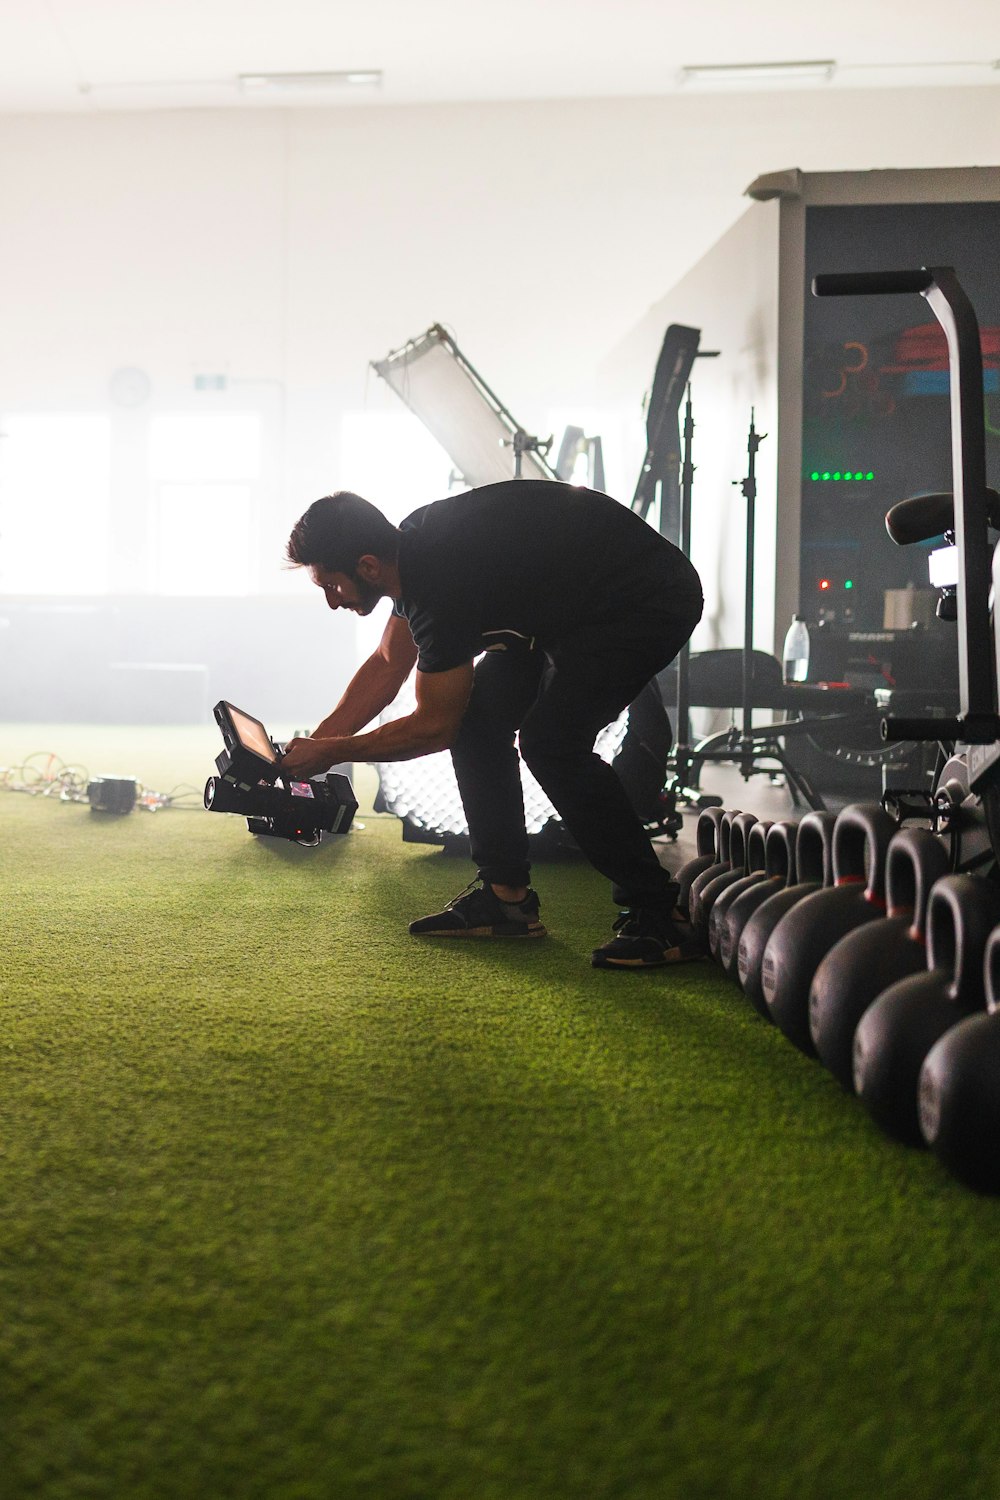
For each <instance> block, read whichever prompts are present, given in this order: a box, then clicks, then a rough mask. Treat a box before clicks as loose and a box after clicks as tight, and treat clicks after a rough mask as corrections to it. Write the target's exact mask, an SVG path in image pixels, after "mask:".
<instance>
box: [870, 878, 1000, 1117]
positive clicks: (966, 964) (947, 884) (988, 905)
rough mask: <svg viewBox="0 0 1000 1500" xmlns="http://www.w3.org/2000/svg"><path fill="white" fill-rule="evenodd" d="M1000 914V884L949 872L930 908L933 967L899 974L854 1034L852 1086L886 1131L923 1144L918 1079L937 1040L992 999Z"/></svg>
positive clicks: (929, 959)
mask: <svg viewBox="0 0 1000 1500" xmlns="http://www.w3.org/2000/svg"><path fill="white" fill-rule="evenodd" d="M998 921H1000V887H997V886H995V885H993V884H992V883H991V882H990V881H988V880H984V879H983V878H982V877H981V876H979V875H945V876H944V877H943V878H942V879H941V880H939V881H938V882H937V884H936V885H935V887H934V889H933V890H932V891H931V898H930V901H929V903H928V907H927V965H928V967H927V970H926V972H925V973H923V974H911V975H910V977H909V978H908V979H900V980H897V982H896V983H895V984H891V985H890V986H889V988H888V989H886V990H883V991H882V993H881V995H879V997H878V999H877V1000H875V1001H874V1002H873V1003H872V1004H871V1005H870V1006H869V1007H868V1009H867V1010H866V1011H865V1013H864V1015H863V1016H862V1017H861V1020H860V1021H859V1023H858V1029H857V1031H856V1032H855V1033H854V1088H855V1092H856V1093H857V1094H858V1097H859V1098H860V1099H861V1102H862V1103H863V1104H864V1106H865V1108H866V1109H867V1110H868V1113H869V1114H870V1115H871V1116H872V1118H873V1120H875V1122H876V1124H878V1125H880V1126H881V1127H882V1129H883V1130H884V1131H886V1133H887V1134H889V1135H891V1136H895V1138H896V1139H897V1140H900V1141H905V1142H906V1143H907V1144H908V1145H912V1146H922V1145H923V1144H924V1138H923V1135H922V1134H921V1131H920V1119H919V1115H918V1112H917V1086H918V1083H919V1080H920V1070H921V1068H922V1067H923V1064H924V1059H925V1058H926V1056H927V1054H928V1053H929V1052H930V1050H931V1048H932V1047H933V1046H934V1043H935V1042H936V1041H938V1040H939V1039H940V1038H941V1037H942V1036H944V1034H945V1032H947V1031H950V1030H951V1028H952V1027H953V1026H956V1025H957V1024H958V1022H959V1021H961V1020H964V1018H965V1017H966V1016H968V1015H971V1014H973V1012H975V1011H978V1010H982V1009H983V1008H984V1007H985V1005H986V988H985V983H984V977H983V959H984V956H985V952H986V941H987V939H988V937H989V935H990V933H991V932H992V930H993V928H994V927H995V926H996V925H997V922H998Z"/></svg>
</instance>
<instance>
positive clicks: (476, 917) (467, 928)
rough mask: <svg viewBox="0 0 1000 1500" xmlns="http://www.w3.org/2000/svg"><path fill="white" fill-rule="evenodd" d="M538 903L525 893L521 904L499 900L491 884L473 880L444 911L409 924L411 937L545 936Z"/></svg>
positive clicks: (536, 898) (532, 896)
mask: <svg viewBox="0 0 1000 1500" xmlns="http://www.w3.org/2000/svg"><path fill="white" fill-rule="evenodd" d="M538 909H539V902H538V896H537V894H536V892H535V891H532V890H529V892H528V894H527V895H526V896H525V898H524V900H523V901H501V900H500V897H499V896H498V895H497V894H496V892H495V891H494V889H493V887H492V886H491V885H487V884H486V883H485V882H483V881H479V880H474V881H473V882H472V884H471V885H468V886H466V888H465V890H464V891H462V893H461V895H459V896H456V897H455V899H454V901H449V902H448V905H447V906H446V907H445V909H444V911H439V912H435V914H434V915H433V916H432V917H421V918H420V919H419V920H418V921H416V922H411V923H410V931H411V933H412V934H413V936H414V937H479V938H495V937H545V928H544V927H543V926H542V923H541V921H540V920H539V916H538Z"/></svg>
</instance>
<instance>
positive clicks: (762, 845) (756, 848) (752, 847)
mask: <svg viewBox="0 0 1000 1500" xmlns="http://www.w3.org/2000/svg"><path fill="white" fill-rule="evenodd" d="M771 826H772V825H771V824H770V823H762V822H757V823H755V824H754V825H753V827H752V828H751V830H750V832H749V833H748V834H747V874H748V875H756V874H757V873H758V872H760V873H763V872H764V871H765V870H766V869H767V834H768V829H769V828H771Z"/></svg>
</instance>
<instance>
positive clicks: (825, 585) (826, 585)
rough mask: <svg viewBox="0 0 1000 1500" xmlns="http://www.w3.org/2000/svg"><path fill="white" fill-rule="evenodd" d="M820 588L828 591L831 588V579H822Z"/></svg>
mask: <svg viewBox="0 0 1000 1500" xmlns="http://www.w3.org/2000/svg"><path fill="white" fill-rule="evenodd" d="M819 586H820V588H821V589H828V588H829V587H830V580H829V578H821V579H820V581H819Z"/></svg>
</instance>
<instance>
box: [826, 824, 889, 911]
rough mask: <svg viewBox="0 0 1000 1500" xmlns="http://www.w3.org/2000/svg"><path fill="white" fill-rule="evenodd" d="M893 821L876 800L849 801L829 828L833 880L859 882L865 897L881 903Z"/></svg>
mask: <svg viewBox="0 0 1000 1500" xmlns="http://www.w3.org/2000/svg"><path fill="white" fill-rule="evenodd" d="M897 826H898V825H897V824H896V823H894V822H893V820H892V818H890V816H889V814H888V813H887V812H885V811H884V810H883V808H882V807H881V806H880V805H879V803H877V802H853V803H852V804H851V805H850V807H845V808H844V810H843V812H842V813H841V814H840V815H839V817H838V818H837V826H836V827H835V828H834V830H833V883H834V885H859V884H861V883H863V882H864V881H865V880H866V879H867V885H866V886H865V900H866V901H870V902H872V904H873V905H875V906H882V907H884V906H885V862H886V857H887V855H888V853H889V842H890V840H891V839H892V836H893V834H894V833H895V832H896V829H897Z"/></svg>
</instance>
